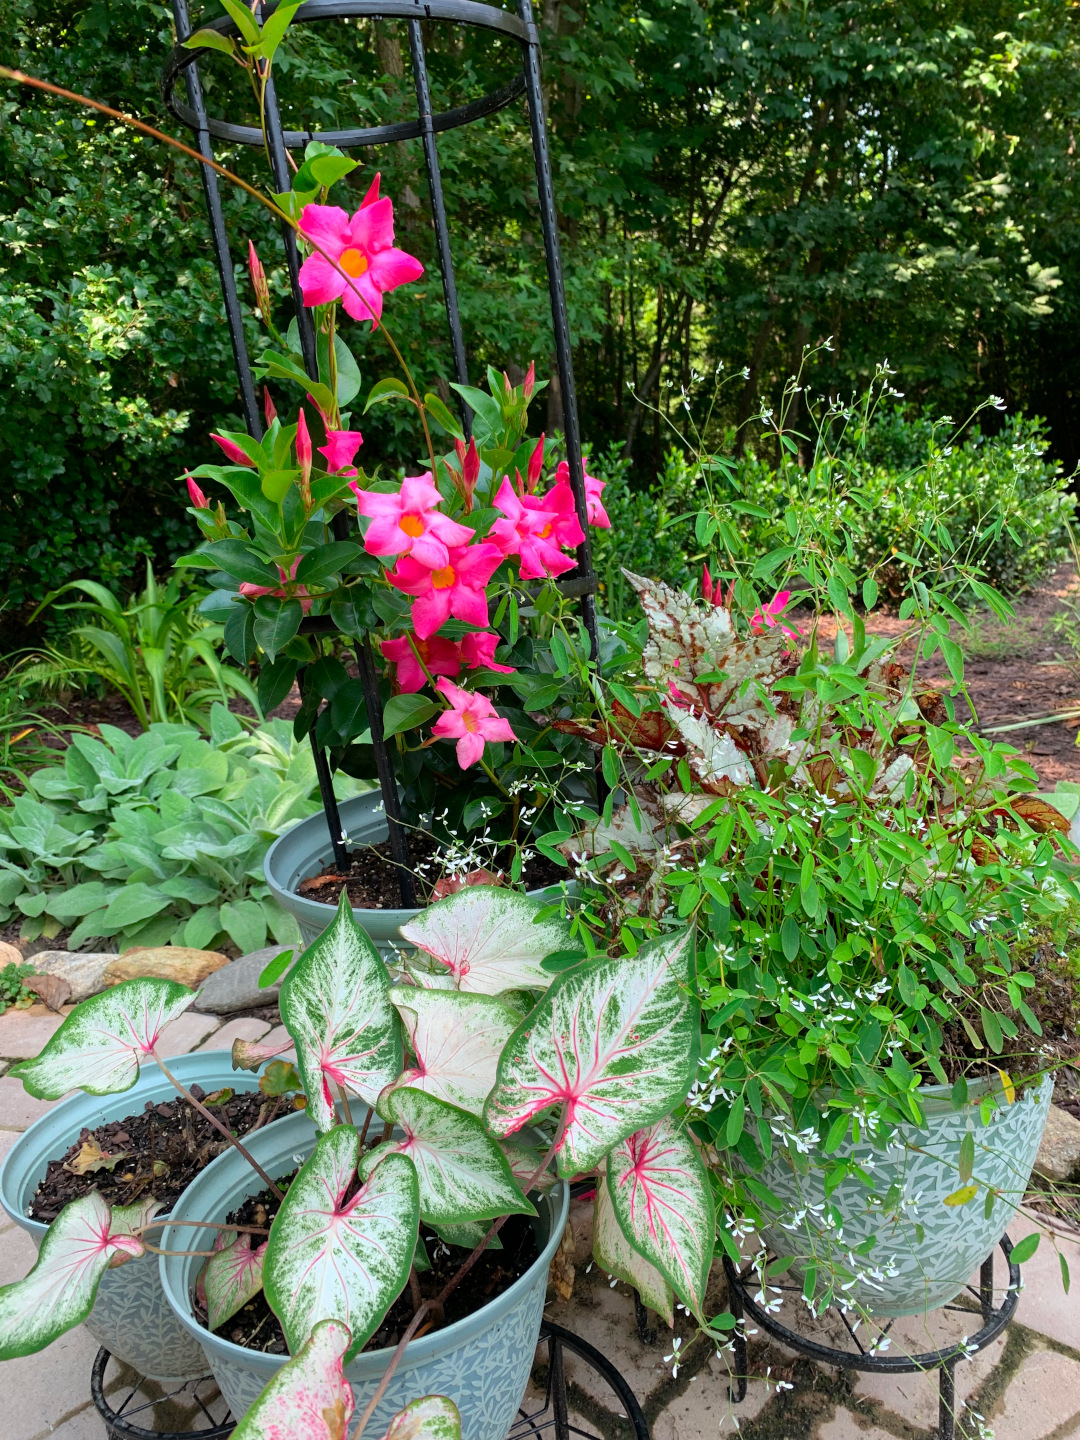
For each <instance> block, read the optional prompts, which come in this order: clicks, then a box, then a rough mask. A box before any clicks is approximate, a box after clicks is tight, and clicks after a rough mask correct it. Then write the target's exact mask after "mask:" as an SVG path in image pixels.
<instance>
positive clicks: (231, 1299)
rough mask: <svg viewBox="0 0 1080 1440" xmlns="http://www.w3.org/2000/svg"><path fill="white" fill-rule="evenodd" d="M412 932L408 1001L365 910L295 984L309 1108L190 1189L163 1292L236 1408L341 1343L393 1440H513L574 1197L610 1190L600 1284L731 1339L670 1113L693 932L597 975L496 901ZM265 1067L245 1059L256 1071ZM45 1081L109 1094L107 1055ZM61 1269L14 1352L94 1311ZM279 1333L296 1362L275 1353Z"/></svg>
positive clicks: (691, 1060) (690, 1058)
mask: <svg viewBox="0 0 1080 1440" xmlns="http://www.w3.org/2000/svg"><path fill="white" fill-rule="evenodd" d="M406 938H407V939H408V940H409V942H410V943H411V944H412V945H413V946H414V947H415V954H414V955H413V956H412V957H411V958H410V959H409V960H408V961H407V962H406V964H405V966H404V968H403V970H402V972H401V973H400V974H399V975H398V977H397V978H398V980H399V982H400V983H398V984H392V981H391V976H390V974H389V973H388V971H387V968H386V965H385V963H384V962H383V960H382V959H381V957H380V956H379V954H378V952H377V951H376V950H375V948H374V946H373V945H372V943H371V941H370V940H369V938H368V936H367V935H366V933H365V932H364V931H363V930H362V929H361V928H360V927H359V926H358V925H357V924H356V923H355V921H354V920H353V918H352V914H351V910H350V907H349V906H348V903H347V899H346V898H345V897H342V899H341V900H340V901H339V907H338V910H337V912H336V914H335V919H334V922H333V924H332V925H331V926H330V927H329V928H328V929H327V930H326V931H324V932H323V933H322V935H321V936H320V937H319V938H318V939H317V940H316V941H315V942H314V943H313V944H312V945H311V946H310V947H309V948H308V949H307V950H306V951H305V953H304V954H303V956H302V957H301V958H300V960H299V961H297V962H296V964H295V965H294V966H293V968H292V969H291V971H290V972H289V974H288V976H287V977H286V979H285V981H284V983H283V986H282V991H281V1001H280V1003H281V1012H282V1018H283V1021H284V1023H285V1025H286V1027H287V1029H288V1032H289V1037H290V1040H291V1043H292V1046H293V1047H294V1049H295V1056H296V1061H295V1073H294V1074H293V1076H292V1080H291V1082H290V1081H287V1080H286V1079H284V1078H282V1079H281V1082H280V1083H281V1084H283V1085H285V1084H288V1083H291V1084H292V1085H294V1086H295V1087H297V1088H300V1087H302V1089H303V1092H304V1094H305V1096H306V1108H305V1109H304V1110H303V1111H302V1113H299V1114H296V1115H294V1116H292V1117H291V1118H290V1119H288V1120H286V1121H285V1122H284V1123H283V1124H278V1125H276V1126H274V1127H272V1128H269V1129H266V1130H264V1131H261V1132H260V1133H258V1134H256V1135H254V1136H253V1137H252V1138H251V1144H250V1146H249V1147H244V1148H241V1146H240V1145H239V1144H237V1145H235V1146H234V1148H233V1150H232V1151H231V1152H230V1153H228V1154H223V1155H221V1156H219V1157H218V1160H216V1161H215V1162H214V1163H213V1164H212V1165H211V1166H208V1167H207V1169H206V1170H205V1171H204V1172H203V1174H202V1175H201V1176H199V1178H198V1180H197V1181H196V1182H195V1184H194V1185H193V1186H191V1187H189V1189H188V1190H187V1191H186V1192H185V1194H184V1196H183V1197H182V1198H181V1200H180V1202H179V1203H178V1204H177V1205H176V1207H174V1209H173V1212H172V1215H171V1217H170V1219H169V1221H168V1223H167V1224H166V1226H165V1231H164V1235H163V1238H162V1242H161V1252H162V1262H161V1263H162V1270H161V1274H162V1283H163V1286H164V1289H165V1293H166V1296H167V1297H168V1299H169V1302H170V1304H171V1305H172V1306H173V1309H174V1311H175V1313H176V1315H177V1318H178V1319H179V1321H180V1323H181V1324H182V1325H184V1327H185V1328H186V1329H187V1331H188V1332H189V1334H191V1335H192V1336H194V1337H197V1338H198V1340H199V1341H200V1342H201V1344H202V1345H203V1347H204V1349H205V1351H206V1355H207V1358H208V1360H209V1362H210V1365H211V1367H212V1369H213V1371H214V1373H215V1376H216V1377H217V1379H218V1383H219V1385H220V1386H221V1389H222V1392H223V1393H224V1395H225V1396H226V1398H227V1399H228V1401H229V1403H230V1405H231V1406H232V1408H233V1411H234V1413H236V1414H239V1413H241V1412H243V1411H244V1410H245V1409H246V1408H247V1407H248V1406H252V1405H255V1408H256V1409H257V1408H258V1407H257V1404H256V1397H257V1396H258V1394H259V1392H260V1391H261V1390H262V1388H263V1386H264V1385H265V1384H266V1383H267V1381H268V1380H272V1379H273V1377H274V1376H275V1375H276V1374H277V1372H279V1371H280V1370H281V1369H282V1367H283V1366H284V1365H285V1364H286V1353H285V1352H286V1349H287V1351H288V1352H289V1353H291V1354H292V1355H294V1356H297V1355H299V1353H300V1352H301V1351H302V1349H303V1347H304V1346H305V1344H307V1343H308V1342H309V1340H310V1338H311V1336H312V1334H313V1333H314V1332H315V1329H316V1327H317V1326H318V1325H319V1324H320V1323H322V1322H325V1321H338V1322H342V1323H343V1324H347V1326H348V1329H349V1332H350V1339H349V1340H348V1341H347V1342H346V1344H345V1345H344V1347H343V1351H342V1354H343V1356H344V1360H345V1364H346V1375H347V1377H348V1378H349V1380H350V1382H351V1384H352V1386H353V1389H354V1391H355V1392H356V1396H357V1399H358V1400H361V1401H363V1402H364V1403H367V1404H369V1405H371V1406H372V1411H371V1414H372V1415H373V1416H374V1418H375V1420H376V1422H377V1423H386V1422H388V1421H389V1419H390V1417H391V1414H392V1412H394V1411H396V1410H398V1409H400V1408H401V1406H402V1405H403V1404H404V1403H406V1402H408V1401H410V1400H411V1399H413V1398H415V1396H416V1395H417V1394H425V1393H427V1392H428V1391H431V1390H437V1391H439V1392H440V1393H443V1394H445V1395H447V1396H448V1397H449V1398H450V1399H451V1400H452V1401H453V1402H454V1404H455V1405H456V1406H457V1408H458V1410H460V1412H461V1416H462V1423H463V1434H464V1435H465V1436H466V1437H468V1440H497V1437H501V1436H502V1435H504V1434H505V1432H506V1430H507V1428H508V1427H509V1425H510V1423H511V1421H512V1419H513V1416H514V1414H515V1412H516V1409H517V1406H518V1404H519V1403H520V1400H521V1395H522V1393H523V1391H524V1388H525V1385H526V1382H527V1379H528V1373H529V1369H530V1366H531V1362H532V1355H533V1352H534V1350H535V1342H536V1337H537V1334H538V1330H539V1325H540V1319H541V1314H542V1310H543V1304H544V1294H545V1289H546V1274H547V1268H548V1262H549V1261H550V1259H551V1256H552V1255H553V1253H554V1250H555V1248H556V1246H557V1245H558V1243H559V1240H560V1239H561V1237H562V1231H563V1227H564V1224H565V1217H566V1209H567V1204H568V1191H567V1185H566V1182H567V1181H569V1180H570V1179H574V1178H583V1177H588V1176H593V1177H596V1178H597V1181H598V1194H599V1196H600V1197H601V1198H600V1199H599V1201H598V1204H599V1206H600V1211H601V1212H602V1222H603V1223H602V1224H601V1225H600V1226H599V1227H598V1237H597V1257H598V1259H600V1260H601V1263H604V1264H605V1265H606V1266H607V1268H609V1269H611V1270H612V1271H613V1273H623V1274H626V1275H628V1276H633V1277H634V1283H637V1284H638V1285H639V1286H641V1287H642V1288H643V1291H644V1293H646V1294H649V1295H651V1296H652V1297H653V1302H654V1303H655V1304H657V1305H658V1306H659V1307H660V1308H661V1309H662V1310H666V1312H667V1313H668V1315H669V1317H670V1314H671V1307H672V1299H673V1294H674V1295H678V1296H679V1298H680V1300H681V1301H682V1302H683V1303H684V1304H685V1305H687V1306H688V1307H689V1308H690V1309H691V1310H692V1312H693V1313H694V1314H695V1315H697V1316H698V1317H699V1319H700V1321H701V1323H702V1324H703V1325H707V1324H708V1323H709V1322H708V1317H707V1315H706V1314H705V1303H706V1302H705V1287H706V1284H707V1280H708V1273H709V1267H710V1265H711V1262H712V1258H713V1233H714V1228H715V1222H714V1211H713V1202H712V1190H711V1185H710V1182H709V1179H708V1176H707V1174H706V1172H705V1168H704V1166H703V1164H702V1161H701V1159H700V1156H699V1153H698V1148H697V1146H696V1144H695V1142H694V1141H693V1139H692V1138H691V1137H690V1136H689V1135H688V1134H687V1132H686V1130H685V1127H684V1126H683V1125H682V1124H681V1123H680V1122H679V1121H678V1120H677V1119H676V1118H675V1116H676V1115H677V1113H678V1111H679V1108H680V1107H681V1105H682V1103H683V1100H684V1097H685V1095H686V1093H687V1090H688V1088H689V1086H690V1084H691V1082H692V1080H693V1077H694V1074H695V1072H696V1069H697V1042H698V1034H699V1029H700V1019H699V1011H698V1004H697V1000H696V998H695V996H694V993H693V987H692V984H691V958H692V957H691V948H692V947H691V937H690V935H689V934H687V933H684V934H681V935H675V936H671V937H667V938H665V939H662V940H659V941H657V942H655V943H654V944H651V945H646V946H644V947H642V948H641V949H640V950H639V952H638V953H637V954H636V955H635V956H633V957H629V956H625V957H623V956H620V957H617V958H614V959H612V958H609V957H607V956H604V955H600V956H597V957H596V958H593V959H588V958H586V957H585V955H584V953H583V952H581V951H579V950H575V948H574V947H573V945H572V943H571V930H570V925H569V923H568V922H567V921H566V920H565V919H562V918H561V917H559V916H558V915H557V914H552V913H550V907H548V909H545V907H543V906H542V905H541V903H540V902H539V901H536V900H533V899H530V898H529V897H527V896H523V895H521V894H518V893H515V892H513V891H511V890H508V889H506V888H504V887H497V886H490V885H477V886H471V887H467V888H464V889H462V890H461V891H458V892H456V893H455V894H453V895H451V896H449V897H447V898H446V899H443V900H441V901H439V902H437V903H436V904H434V905H432V906H430V907H429V908H427V909H426V910H424V911H423V912H422V913H421V914H420V915H419V916H418V917H417V918H416V920H415V921H413V922H411V923H410V924H409V925H408V926H407V927H406ZM557 972H561V973H557ZM553 976H554V978H553ZM140 983H143V984H163V983H164V982H140ZM86 1003H87V1004H90V1003H92V1002H86ZM77 1013H78V1012H76V1014H77ZM82 1033H83V1034H85V1032H82ZM77 1043H78V1044H80V1045H81V1046H82V1048H81V1049H79V1050H78V1052H77V1053H76V1052H75V1050H74V1046H75V1044H77ZM268 1058H270V1052H269V1051H267V1050H266V1049H265V1048H264V1047H260V1046H257V1045H251V1044H246V1043H245V1042H239V1041H238V1042H237V1044H236V1046H235V1047H234V1062H235V1063H236V1064H237V1065H239V1066H241V1067H244V1066H250V1065H255V1064H258V1063H260V1062H261V1061H265V1060H266V1059H268ZM29 1063H30V1064H32V1065H33V1066H34V1067H35V1069H34V1074H35V1076H36V1077H37V1079H38V1083H39V1084H49V1083H51V1084H52V1088H55V1085H58V1084H70V1083H71V1082H72V1079H73V1078H75V1076H76V1074H77V1073H79V1072H80V1071H81V1069H82V1068H83V1067H86V1066H90V1067H93V1069H94V1071H95V1073H96V1074H97V1075H98V1083H99V1086H103V1085H104V1083H106V1080H107V1077H105V1076H104V1075H102V1073H101V1072H102V1071H103V1070H104V1068H105V1065H106V1061H104V1060H102V1059H101V1058H99V1057H98V1055H97V1054H96V1052H95V1050H94V1047H92V1046H91V1045H89V1044H87V1043H86V1042H85V1041H78V1040H77V1037H76V1036H74V1035H72V1034H71V1033H69V1034H68V1035H67V1036H65V1035H64V1034H63V1032H62V1031H60V1032H57V1036H55V1037H54V1038H53V1040H52V1041H50V1042H49V1045H48V1046H46V1048H45V1050H44V1051H43V1052H42V1055H41V1056H40V1057H39V1058H38V1059H37V1060H36V1061H33V1062H29ZM108 1063H109V1064H112V1063H114V1062H113V1060H112V1058H111V1057H110V1058H109V1060H108ZM116 1063H119V1062H116ZM275 1063H276V1064H277V1065H279V1066H282V1067H283V1069H285V1068H291V1067H287V1066H286V1064H285V1062H283V1061H280V1060H278V1061H276V1062H275ZM280 1074H281V1072H279V1075H280ZM49 1076H55V1080H54V1081H52V1082H49V1081H48V1080H47V1078H46V1077H49ZM357 1097H359V1101H360V1102H363V1111H362V1112H361V1110H360V1108H359V1104H358V1108H357V1111H356V1113H354V1112H353V1111H352V1109H351V1104H352V1103H353V1102H354V1101H356V1098H357ZM376 1117H377V1120H376ZM377 1122H381V1127H379V1126H378V1125H377ZM373 1125H375V1126H376V1128H375V1129H373V1128H372V1127H373ZM552 1163H554V1165H555V1175H551V1174H549V1167H550V1166H551V1164H552ZM253 1166H254V1167H255V1169H254V1170H253V1169H252V1167H253ZM69 1208H70V1207H69ZM65 1213H66V1212H65ZM76 1218H78V1217H76ZM123 1223H124V1227H125V1228H118V1227H117V1222H116V1221H115V1219H114V1221H113V1222H111V1225H110V1222H109V1221H108V1219H107V1217H106V1218H105V1220H104V1221H103V1224H104V1229H103V1230H102V1231H101V1234H102V1237H103V1238H102V1240H101V1242H100V1243H101V1245H102V1246H105V1247H106V1249H107V1247H108V1246H110V1245H111V1246H113V1247H119V1248H120V1249H121V1250H123V1251H125V1252H126V1251H129V1250H130V1249H131V1246H132V1245H133V1244H135V1243H138V1244H140V1245H147V1244H148V1242H145V1241H144V1240H142V1239H141V1238H138V1239H136V1234H137V1236H138V1237H141V1235H142V1232H143V1231H144V1230H145V1228H146V1222H145V1221H143V1222H141V1223H140V1224H139V1225H137V1226H132V1225H131V1224H130V1221H129V1220H128V1218H127V1217H126V1216H125V1217H123ZM421 1227H423V1228H421ZM500 1236H501V1237H502V1238H503V1239H504V1240H505V1242H506V1243H505V1248H504V1250H503V1251H502V1252H501V1254H500V1257H492V1256H491V1254H490V1247H492V1246H494V1245H495V1243H496V1241H497V1240H499V1239H500ZM215 1238H216V1239H217V1245H216V1248H215V1249H214V1250H210V1249H208V1245H207V1242H208V1241H214V1240H215ZM485 1252H487V1261H485ZM97 1253H98V1252H97V1251H95V1259H96V1256H97ZM102 1253H103V1254H104V1253H106V1252H105V1251H102ZM204 1260H205V1266H204V1263H203V1262H204ZM491 1260H494V1264H493V1265H492V1266H491V1267H490V1268H491V1273H490V1274H485V1272H483V1271H481V1270H480V1267H481V1266H483V1265H485V1264H486V1263H487V1262H488V1261H491ZM52 1261H53V1256H52V1255H51V1254H47V1253H46V1252H45V1250H43V1252H42V1255H41V1257H40V1259H39V1263H38V1265H37V1266H36V1267H35V1270H34V1271H33V1272H32V1273H31V1275H30V1276H29V1277H27V1279H26V1280H24V1281H20V1282H17V1283H16V1285H14V1286H9V1287H7V1288H6V1289H5V1290H0V1347H3V1349H0V1353H4V1350H6V1353H9V1354H11V1353H26V1352H27V1350H28V1349H31V1348H39V1347H40V1344H41V1343H45V1342H46V1340H47V1338H48V1337H49V1336H52V1335H54V1334H55V1333H58V1331H59V1327H60V1326H61V1324H63V1325H65V1326H66V1325H67V1324H69V1323H73V1321H74V1319H77V1318H78V1315H76V1314H75V1312H74V1304H75V1302H74V1296H69V1297H68V1298H67V1299H66V1300H64V1301H63V1303H61V1301H60V1299H59V1298H58V1297H57V1296H55V1295H54V1294H53V1292H52V1290H51V1288H50V1287H51V1283H52V1279H53V1276H54V1272H53V1271H52V1269H51V1266H52ZM87 1263H89V1261H88V1262H87ZM102 1263H104V1262H102ZM474 1269H476V1270H477V1272H478V1274H477V1280H478V1283H477V1285H476V1287H475V1290H474V1293H473V1294H472V1295H466V1294H465V1292H464V1289H463V1288H462V1289H461V1291H460V1295H461V1299H460V1304H459V1302H458V1301H457V1300H455V1299H454V1298H453V1297H454V1296H455V1292H459V1287H463V1282H464V1281H465V1280H466V1279H467V1278H468V1277H469V1275H470V1274H472V1273H473V1271H474ZM88 1274H89V1271H88ZM481 1275H484V1276H485V1278H484V1281H483V1284H482V1285H481V1284H480V1283H479V1278H480V1276H481ZM87 1283H88V1284H89V1281H88V1282H87ZM73 1288H74V1287H69V1289H73ZM493 1292H494V1294H493ZM492 1294H493V1298H489V1297H492ZM203 1297H205V1298H203ZM31 1300H33V1303H34V1310H35V1319H34V1321H33V1324H32V1325H31V1321H30V1319H29V1317H28V1311H29V1308H30V1303H31ZM252 1303H257V1305H259V1306H261V1307H262V1308H261V1310H260V1311H259V1312H258V1314H256V1315H253V1314H251V1313H250V1309H249V1308H246V1307H250V1305H251V1304H252ZM455 1306H458V1308H457V1309H456V1310H455ZM47 1312H48V1313H47ZM245 1317H246V1318H245ZM388 1317H389V1318H388ZM422 1329H423V1330H425V1331H427V1330H430V1331H431V1333H424V1334H418V1332H420V1331H421V1330H422ZM31 1331H32V1334H31V1333H30V1332H31ZM28 1334H29V1335H30V1338H28ZM275 1334H276V1335H277V1336H279V1337H280V1341H281V1343H280V1346H279V1353H274V1349H275V1347H274V1344H273V1343H271V1345H270V1347H269V1349H268V1350H265V1351H264V1350H263V1349H262V1348H261V1346H262V1344H265V1343H266V1341H267V1339H268V1338H271V1339H272V1337H273V1336H274V1335H275ZM372 1337H375V1340H376V1348H375V1349H374V1350H370V1349H369V1350H365V1348H364V1347H365V1344H366V1343H367V1342H368V1341H369V1340H371V1339H372ZM391 1337H394V1338H396V1339H397V1346H396V1349H394V1348H393V1338H391ZM414 1337H415V1338H414ZM260 1403H261V1402H260Z"/></svg>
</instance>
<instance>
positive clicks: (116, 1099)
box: [0, 1050, 255, 1381]
mask: <svg viewBox="0 0 1080 1440" xmlns="http://www.w3.org/2000/svg"><path fill="white" fill-rule="evenodd" d="M167 1063H168V1065H169V1068H170V1070H172V1071H173V1073H174V1074H175V1075H176V1078H177V1079H178V1080H179V1081H180V1082H181V1084H183V1085H186V1086H190V1085H192V1084H195V1085H201V1086H202V1088H203V1089H204V1090H205V1091H207V1093H212V1092H213V1091H215V1090H220V1089H222V1088H223V1087H224V1086H227V1085H228V1086H233V1087H237V1088H240V1089H251V1088H253V1086H254V1083H255V1081H254V1077H253V1076H252V1077H249V1076H246V1075H245V1076H244V1077H243V1080H244V1083H243V1084H240V1085H239V1086H238V1079H237V1075H236V1072H235V1071H234V1070H233V1068H232V1059H231V1056H230V1054H229V1052H228V1051H227V1050H206V1051H200V1052H199V1053H198V1054H197V1055H181V1056H178V1057H177V1058H176V1059H175V1060H171V1061H168V1062H167ZM176 1098H177V1094H176V1090H175V1088H174V1087H173V1085H171V1084H170V1082H169V1081H168V1080H166V1078H165V1076H164V1075H163V1074H162V1073H161V1071H160V1070H159V1069H158V1067H157V1066H156V1065H152V1064H149V1063H147V1064H144V1065H143V1066H142V1067H141V1068H140V1072H139V1078H138V1080H137V1081H136V1082H135V1084H134V1085H133V1086H132V1088H131V1089H130V1090H124V1091H123V1092H122V1093H121V1094H118V1095H85V1094H83V1093H82V1092H81V1091H80V1092H78V1093H77V1094H75V1095H72V1096H70V1097H69V1098H68V1099H67V1100H62V1101H61V1102H60V1103H59V1104H58V1105H54V1106H53V1108H52V1109H51V1110H50V1111H49V1112H48V1114H46V1115H43V1116H42V1117H41V1119H40V1120H37V1121H35V1122H34V1124H33V1125H31V1127H30V1129H29V1130H27V1131H26V1133H25V1134H24V1135H21V1136H20V1137H19V1139H18V1140H16V1142H15V1144H14V1145H13V1146H12V1147H11V1149H10V1150H9V1151H8V1153H7V1155H6V1157H5V1159H4V1162H3V1165H2V1166H0V1204H2V1205H3V1207H4V1209H5V1211H6V1212H7V1214H8V1215H9V1216H10V1217H11V1219H12V1220H14V1221H15V1223H16V1225H19V1226H21V1227H22V1229H23V1230H25V1231H26V1233H27V1234H28V1235H29V1236H30V1237H31V1239H32V1240H33V1242H34V1244H35V1245H37V1246H40V1245H41V1242H42V1240H43V1239H44V1238H45V1234H46V1231H47V1230H48V1228H49V1227H48V1226H47V1225H45V1224H43V1223H42V1222H41V1221H40V1220H31V1219H29V1218H28V1216H27V1214H26V1211H27V1209H28V1208H29V1205H30V1202H31V1201H32V1200H33V1198H34V1192H35V1191H36V1190H37V1187H38V1184H39V1183H40V1181H41V1180H42V1179H43V1178H44V1176H45V1171H46V1169H47V1168H48V1164H49V1161H50V1160H56V1159H59V1157H60V1156H61V1155H63V1154H64V1152H65V1151H66V1150H67V1149H68V1148H69V1147H70V1146H71V1143H72V1141H73V1140H75V1138H76V1137H77V1136H78V1134H79V1132H80V1130H83V1129H84V1128H85V1129H89V1130H94V1129H96V1128H97V1127H98V1126H99V1125H103V1124H105V1123H106V1121H109V1120H121V1119H123V1118H124V1116H126V1115H136V1114H140V1113H141V1112H142V1110H143V1108H144V1107H145V1105H146V1103H147V1101H150V1102H151V1103H153V1104H155V1105H160V1104H162V1103H163V1102H165V1101H168V1100H175V1099H176ZM154 1238H155V1237H154V1236H153V1235H152V1236H151V1239H154ZM85 1323H86V1328H87V1329H88V1330H89V1331H90V1333H91V1335H93V1337H94V1339H95V1340H97V1341H98V1342H99V1343H100V1344H102V1345H104V1346H105V1348H106V1350H108V1351H110V1352H111V1354H113V1355H114V1356H115V1357H116V1358H117V1359H118V1360H122V1361H124V1362H125V1363H126V1364H128V1365H130V1366H131V1367H132V1368H133V1369H135V1370H137V1371H139V1372H140V1374H143V1375H148V1376H150V1377H151V1378H153V1379H155V1380H163V1381H172V1380H188V1379H191V1378H193V1377H195V1376H198V1375H205V1374H206V1357H205V1355H204V1354H203V1352H202V1347H201V1346H200V1345H199V1344H198V1342H197V1341H196V1340H195V1339H193V1337H192V1336H191V1335H190V1334H189V1333H188V1331H187V1330H185V1329H184V1327H183V1326H182V1325H180V1324H179V1323H178V1322H177V1320H176V1318H175V1316H174V1315H173V1313H172V1310H171V1309H170V1308H169V1306H168V1304H167V1303H166V1301H165V1296H164V1293H163V1291H162V1289H161V1280H160V1278H159V1276H158V1266H157V1257H156V1256H154V1255H144V1256H143V1257H142V1258H141V1259H139V1260H128V1261H127V1262H126V1263H125V1264H124V1265H121V1266H119V1267H118V1268H117V1269H115V1270H106V1271H105V1274H104V1275H103V1276H102V1278H101V1284H100V1285H99V1287H98V1293H97V1300H96V1301H95V1303H94V1308H93V1310H92V1311H91V1313H90V1317H89V1319H88V1320H87V1321H86V1322H85Z"/></svg>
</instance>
